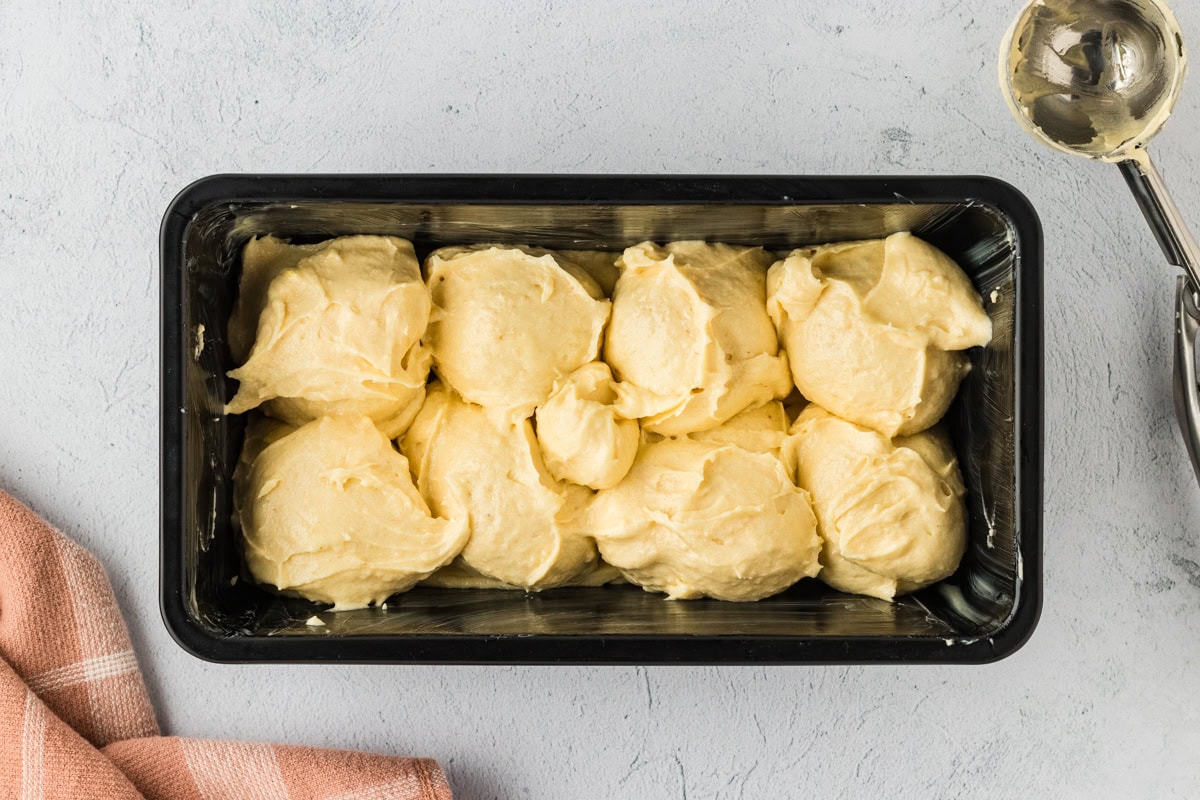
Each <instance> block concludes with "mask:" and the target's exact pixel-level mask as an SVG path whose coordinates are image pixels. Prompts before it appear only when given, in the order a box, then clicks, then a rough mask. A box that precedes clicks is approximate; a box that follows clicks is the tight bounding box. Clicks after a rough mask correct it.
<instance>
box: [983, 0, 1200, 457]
mask: <svg viewBox="0 0 1200 800" xmlns="http://www.w3.org/2000/svg"><path fill="white" fill-rule="evenodd" d="M1186 72H1187V57H1186V55H1185V54H1184V49H1183V35H1182V33H1181V32H1180V29H1179V23H1178V22H1176V20H1175V16H1174V15H1173V14H1172V13H1171V11H1170V9H1168V8H1167V7H1166V6H1165V5H1163V4H1162V3H1161V2H1159V0H1034V1H1033V2H1032V3H1030V4H1029V5H1028V6H1027V7H1026V8H1025V9H1024V10H1023V11H1022V12H1021V13H1020V15H1019V16H1018V17H1017V19H1016V21H1015V22H1014V23H1013V26H1012V28H1010V29H1009V32H1008V35H1007V36H1006V37H1005V39H1004V42H1003V44H1002V45H1001V48H1000V86H1001V89H1002V90H1003V93H1004V96H1005V99H1006V100H1007V101H1008V105H1009V108H1010V109H1011V110H1012V112H1013V115H1014V116H1015V117H1016V118H1017V121H1018V122H1020V123H1021V125H1022V126H1024V127H1025V129H1026V130H1027V131H1029V132H1030V133H1031V134H1033V136H1035V137H1036V138H1038V139H1040V140H1041V141H1042V142H1043V143H1045V144H1047V145H1049V146H1050V147H1052V148H1054V149H1055V150H1061V151H1063V152H1065V153H1072V154H1075V155H1081V156H1086V157H1088V158H1094V159H1099V160H1101V161H1110V162H1116V163H1117V165H1118V166H1119V167H1120V169H1121V172H1122V174H1123V175H1124V176H1125V181H1126V183H1128V185H1129V188H1130V190H1131V191H1132V192H1133V195H1134V197H1135V198H1136V200H1137V203H1138V206H1139V207H1140V208H1141V210H1142V215H1143V216H1145V218H1146V221H1147V222H1148V223H1150V228H1151V230H1153V231H1154V235H1155V238H1157V239H1158V243H1159V245H1160V246H1161V247H1162V250H1163V253H1164V254H1165V255H1166V257H1167V261H1169V262H1170V263H1172V264H1174V265H1176V266H1179V267H1183V268H1184V270H1185V271H1186V273H1187V276H1186V277H1181V278H1179V280H1178V287H1177V290H1176V313H1175V409H1176V413H1177V415H1178V417H1179V424H1180V428H1181V429H1182V431H1183V434H1184V443H1185V444H1186V445H1187V449H1188V455H1189V456H1190V457H1191V460H1192V467H1193V469H1194V470H1195V472H1196V476H1197V479H1198V480H1200V392H1198V387H1197V376H1196V358H1195V356H1196V333H1197V330H1200V309H1198V304H1197V296H1196V287H1200V247H1198V246H1197V244H1196V240H1195V238H1194V237H1193V236H1192V234H1191V231H1189V230H1188V227H1187V224H1186V223H1185V222H1184V220H1183V217H1182V215H1181V214H1180V213H1179V209H1178V208H1177V207H1176V205H1175V203H1174V202H1173V201H1172V200H1171V196H1170V194H1169V193H1168V192H1167V187H1166V184H1165V183H1163V179H1162V176H1161V175H1160V174H1159V172H1158V170H1157V169H1156V168H1155V166H1154V163H1153V162H1152V161H1151V160H1150V156H1149V154H1148V153H1147V152H1146V149H1145V148H1146V144H1147V143H1148V142H1149V141H1150V139H1151V138H1153V137H1154V135H1155V134H1157V133H1158V132H1159V130H1161V129H1162V126H1163V125H1164V124H1165V123H1166V121H1167V117H1169V116H1170V115H1171V110H1172V109H1173V108H1174V106H1175V101H1176V100H1177V99H1178V97H1179V92H1180V89H1181V87H1182V85H1183V78H1184V75H1185V73H1186Z"/></svg>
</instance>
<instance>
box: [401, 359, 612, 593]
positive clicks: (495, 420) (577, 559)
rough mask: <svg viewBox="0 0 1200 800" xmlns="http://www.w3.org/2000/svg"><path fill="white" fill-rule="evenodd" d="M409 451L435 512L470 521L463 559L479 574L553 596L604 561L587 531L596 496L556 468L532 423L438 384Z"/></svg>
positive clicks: (407, 442) (412, 431)
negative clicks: (584, 524)
mask: <svg viewBox="0 0 1200 800" xmlns="http://www.w3.org/2000/svg"><path fill="white" fill-rule="evenodd" d="M401 449H402V451H403V452H404V454H405V455H407V456H408V458H409V461H410V463H411V464H412V469H413V473H414V474H415V475H416V478H417V486H418V487H419V488H420V491H421V494H422V495H423V496H424V497H425V499H426V500H427V501H428V503H429V506H430V508H432V509H433V510H434V512H435V513H437V514H438V515H439V516H443V517H448V518H450V519H455V520H464V521H467V522H468V523H469V525H470V540H469V541H468V542H467V545H466V547H465V548H463V552H462V559H461V560H462V563H463V564H464V565H466V566H467V567H469V568H470V569H472V570H475V571H476V572H479V573H481V574H482V575H485V576H487V577H489V578H495V579H496V580H498V581H500V582H501V583H507V584H510V585H512V586H519V587H521V588H523V589H549V588H552V587H555V586H562V585H564V584H567V583H570V582H571V581H573V580H574V579H575V578H577V577H578V576H580V575H582V574H583V573H585V572H586V571H587V570H588V569H589V568H590V567H591V566H592V565H593V563H594V562H595V561H596V546H595V543H594V542H593V541H592V540H591V538H590V537H588V536H587V535H586V534H585V533H584V532H583V531H582V528H581V527H580V524H579V522H580V514H581V513H582V512H583V510H584V509H585V507H586V505H587V502H588V500H589V499H590V498H591V492H590V491H588V490H587V489H585V488H584V487H582V486H575V485H572V484H567V483H562V482H560V481H557V480H555V479H554V477H553V476H552V475H551V474H550V473H549V472H548V471H547V470H546V466H545V464H544V463H543V461H542V455H541V451H540V450H539V449H538V444H537V439H536V438H535V437H534V433H533V426H532V425H531V424H530V422H529V420H528V419H523V420H520V421H518V422H512V421H510V420H509V419H508V418H507V417H506V416H505V415H503V414H499V413H491V412H489V411H488V410H486V409H484V408H482V407H481V406H477V405H474V404H472V403H467V402H464V401H463V400H462V399H461V398H460V397H458V396H457V395H456V394H454V393H453V392H452V391H450V390H449V389H447V388H446V386H445V385H444V384H442V383H440V382H437V381H434V382H431V383H430V385H429V394H428V397H427V398H426V400H425V405H424V406H422V407H421V411H420V413H419V414H418V415H417V418H416V419H415V420H414V421H413V424H412V426H411V427H410V428H409V430H408V432H407V433H406V434H405V436H404V439H403V440H402V441H401Z"/></svg>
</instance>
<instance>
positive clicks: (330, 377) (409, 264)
mask: <svg viewBox="0 0 1200 800" xmlns="http://www.w3.org/2000/svg"><path fill="white" fill-rule="evenodd" d="M243 264H244V267H243V268H244V270H245V275H246V276H248V277H246V278H245V279H244V280H243V289H244V291H245V292H246V294H245V296H244V297H243V298H242V302H241V304H240V305H239V308H238V311H237V313H236V314H235V318H234V323H231V327H230V338H231V347H232V346H234V344H233V343H234V342H236V343H238V344H237V346H238V347H241V346H244V344H245V330H246V328H245V324H246V323H247V321H248V320H249V319H250V318H252V317H253V314H252V312H251V311H250V309H251V308H253V307H254V306H255V305H256V304H257V297H258V296H259V294H260V291H261V287H262V284H263V282H264V281H267V282H268V288H267V290H266V299H265V304H264V305H263V307H262V310H261V314H260V315H259V317H258V325H257V333H256V336H255V339H254V344H253V347H252V348H251V350H250V353H249V357H248V359H247V360H246V363H245V364H243V365H242V366H241V367H239V368H238V369H235V370H233V371H232V372H230V373H229V374H230V376H231V377H233V378H236V379H237V380H238V381H239V387H238V392H237V394H236V395H235V396H234V398H233V399H232V400H231V401H230V402H229V405H228V406H227V407H226V411H227V412H228V413H230V414H239V413H243V412H245V411H249V410H250V409H253V408H257V407H258V406H259V405H261V404H264V403H265V404H266V405H265V409H266V411H267V413H269V414H270V415H271V416H274V417H277V418H279V419H282V420H284V421H286V422H289V423H291V424H293V425H302V424H304V423H305V422H308V421H310V420H313V419H316V418H318V417H321V416H323V415H328V414H342V415H351V416H358V415H362V416H368V417H370V418H371V419H373V420H374V421H375V422H376V424H377V425H379V427H380V429H381V430H383V431H384V432H385V433H386V434H387V435H388V436H390V437H395V436H397V435H399V434H400V433H401V432H403V431H404V429H405V428H406V427H407V426H408V424H409V422H411V421H412V418H413V416H415V415H416V412H417V409H418V408H420V404H421V400H422V399H423V397H424V393H425V380H426V378H427V376H428V373H429V366H430V355H429V353H428V351H426V350H425V349H424V348H423V347H422V346H421V344H420V341H419V340H420V338H421V336H422V335H424V333H425V328H426V324H427V322H428V320H429V311H430V303H429V292H428V290H427V289H426V288H425V284H424V283H423V282H422V281H421V274H420V270H419V268H418V265H417V260H416V256H415V254H414V253H413V249H412V244H411V243H409V242H408V241H406V240H404V239H397V238H394V237H383V236H347V237H343V238H340V239H333V240H331V241H328V242H324V243H322V244H319V245H311V246H302V247H294V246H292V245H286V244H283V243H281V242H279V241H278V240H272V239H270V237H268V238H267V239H263V240H257V241H251V242H250V243H249V244H248V245H247V246H246V249H245V252H244V254H243ZM275 270H279V271H277V272H275ZM273 272H274V274H273V275H272V273H273ZM268 279H269V281H268Z"/></svg>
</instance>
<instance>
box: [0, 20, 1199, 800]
mask: <svg viewBox="0 0 1200 800" xmlns="http://www.w3.org/2000/svg"><path fill="white" fill-rule="evenodd" d="M343 6H344V7H343ZM351 6H353V7H351ZM651 6H653V7H651ZM1175 6H1176V11H1177V13H1178V16H1179V17H1180V20H1181V22H1182V24H1183V26H1184V30H1185V31H1186V32H1187V33H1188V34H1190V35H1191V36H1192V37H1193V39H1192V40H1193V41H1200V2H1198V1H1197V0H1187V2H1183V0H1180V1H1179V2H1177V3H1175ZM1016 11H1017V3H1014V2H1007V1H1006V2H1003V3H994V2H984V0H972V2H960V1H959V0H941V1H940V2H905V3H891V2H885V0H858V1H857V2H838V3H795V2H782V1H774V0H773V1H772V2H762V1H761V0H760V1H759V2H751V1H750V0H747V1H746V2H711V3H707V4H700V3H682V2H666V1H665V0H664V1H663V2H657V3H654V4H647V3H642V2H630V1H628V0H624V1H622V2H590V3H572V4H567V3H556V2H552V0H545V1H544V2H536V3H535V2H526V3H522V2H511V1H510V2H491V3H471V2H443V3H423V4H419V3H390V4H389V3H379V4H375V5H370V4H329V3H324V2H291V3H286V4H285V3H279V4H267V3H245V2H214V3H191V2H185V3H170V2H160V3H140V4H135V3H120V2H116V0H97V2H88V3H78V2H76V3H72V2H60V3H44V2H33V1H32V0H0V109H2V113H0V309H2V311H0V486H3V487H5V488H6V489H8V490H10V491H11V492H13V493H14V494H16V495H17V496H18V497H19V498H21V499H22V500H24V501H25V502H27V503H29V504H30V505H32V506H33V507H34V508H35V509H37V510H38V511H39V512H41V513H42V514H43V515H45V516H46V517H48V518H49V519H50V520H52V521H53V522H54V523H56V524H57V525H58V526H60V527H61V528H62V529H64V530H65V531H67V532H68V533H69V534H70V535H72V536H74V537H75V538H76V539H78V540H79V541H81V542H82V543H83V544H85V545H86V546H87V547H89V548H91V549H92V550H93V551H94V552H95V553H96V554H97V555H98V556H99V557H100V558H101V559H102V561H103V562H104V564H105V565H106V566H107V568H108V571H109V574H110V575H111V576H112V580H113V583H114V585H115V586H116V590H117V593H118V596H119V598H120V601H121V605H122V608H123V610H124V612H125V614H126V617H127V619H128V620H129V624H130V627H131V629H132V633H133V638H134V642H135V644H136V646H137V648H138V651H139V655H140V658H141V663H142V666H143V668H144V670H145V673H146V678H147V681H148V682H149V685H150V690H151V693H152V695H153V697H154V699H155V701H156V703H157V706H158V709H159V713H160V716H161V720H162V723H163V725H164V727H165V729H166V730H167V731H168V732H171V733H175V734H181V735H188V736H204V737H241V738H246V739H255V740H280V741H285V742H296V743H312V744H320V745H327V746H333V747H347V748H366V749H370V750H376V751H382V752H388V753H403V754H419V755H427V756H433V757H436V758H438V759H441V761H442V763H443V764H444V765H445V766H446V768H447V770H448V771H449V775H450V779H451V781H452V783H453V785H454V787H455V789H456V791H457V793H458V796H459V797H460V798H476V799H483V798H493V797H496V798H526V797H528V798H577V797H653V798H658V797H664V798H691V799H692V800H695V799H696V798H741V797H751V798H755V797H783V796H796V797H808V796H811V797H843V796H845V797H850V796H882V797H891V798H928V797H935V796H936V797H1021V796H1034V797H1037V796H1054V797H1093V796H1114V797H1115V796H1142V797H1194V796H1196V792H1197V791H1200V790H1198V789H1197V782H1196V777H1197V774H1196V773H1197V771H1198V770H1200V760H1198V758H1197V756H1198V755H1200V702H1198V700H1197V696H1198V695H1200V661H1198V659H1197V656H1198V655H1200V563H1198V562H1200V543H1198V541H1197V538H1198V536H1197V533H1198V529H1200V525H1198V523H1200V489H1198V488H1197V485H1196V481H1195V479H1194V477H1193V476H1192V474H1191V471H1190V469H1189V467H1188V465H1187V462H1186V461H1185V458H1184V455H1183V449H1182V446H1181V444H1180V440H1179V437H1178V435H1177V433H1176V430H1175V425H1174V421H1173V416H1172V407H1171V402H1170V385H1169V369H1170V351H1169V341H1170V340H1169V334H1170V330H1171V318H1172V308H1171V302H1172V291H1173V282H1174V281H1173V270H1172V268H1170V267H1168V266H1167V265H1166V264H1165V263H1164V262H1163V259H1162V257H1161V255H1160V253H1159V251H1158V249H1157V247H1156V245H1155V243H1154V241H1153V239H1152V238H1151V236H1150V234H1149V232H1148V231H1147V229H1146V227H1145V226H1144V224H1143V223H1142V221H1141V219H1140V217H1139V216H1138V212H1137V210H1136V208H1135V206H1134V204H1133V201H1132V200H1131V198H1130V197H1129V196H1128V195H1127V193H1126V190H1125V187H1124V185H1123V183H1122V180H1121V177H1120V175H1119V174H1118V172H1117V170H1116V169H1115V168H1113V167H1109V166H1104V165H1100V164H1091V163H1088V162H1085V161H1083V160H1079V159H1071V158H1068V157H1066V156H1062V155H1058V154H1056V153H1053V152H1051V151H1049V150H1047V149H1043V148H1041V147H1040V146H1038V145H1036V144H1034V143H1033V142H1032V140H1030V139H1027V138H1026V137H1025V135H1024V134H1023V133H1022V132H1021V131H1020V129H1019V128H1018V127H1017V125H1016V123H1015V122H1014V121H1013V120H1012V119H1011V118H1010V116H1009V112H1008V110H1007V109H1006V108H1005V106H1004V103H1003V102H1002V100H1001V97H1000V95H999V93H998V90H997V86H996V67H995V60H996V52H997V47H998V41H999V38H1000V36H1001V34H1002V33H1003V32H1004V30H1005V28H1006V27H1007V25H1008V23H1009V22H1010V20H1011V19H1012V17H1013V16H1014V15H1015V13H1016ZM1198 126H1200V86H1197V85H1193V86H1191V87H1190V88H1189V89H1188V90H1186V91H1185V94H1184V97H1183V100H1182V102H1181V103H1180V108H1179V109H1178V110H1177V112H1176V115H1175V117H1174V119H1173V120H1172V122H1171V124H1170V126H1169V127H1168V129H1167V131H1166V133H1165V134H1164V135H1163V136H1162V137H1161V139H1160V141H1158V142H1156V145H1155V153H1156V155H1157V157H1158V159H1159V161H1160V163H1161V166H1162V169H1163V171H1164V172H1165V174H1166V178H1167V180H1168V182H1169V183H1170V184H1171V186H1172V187H1173V188H1174V191H1175V192H1176V193H1177V198H1178V201H1179V203H1180V205H1181V206H1182V207H1183V208H1184V210H1185V211H1186V212H1189V213H1190V216H1191V218H1192V219H1193V220H1194V221H1195V224H1196V225H1197V226H1198V227H1200V144H1197V140H1196V138H1195V137H1194V134H1193V132H1194V131H1195V130H1197V127H1198ZM410 170H411V171H421V170H429V171H495V172H507V171H532V172H644V173H656V172H715V173H756V172H763V173H768V172H769V173H983V174H989V175H994V176H997V177H1000V178H1003V179H1005V180H1008V181H1010V182H1012V183H1013V184H1015V185H1016V186H1017V187H1019V188H1020V189H1021V190H1023V191H1024V192H1026V193H1027V194H1028V196H1029V197H1030V199H1031V200H1032V201H1033V203H1034V205H1035V206H1036V207H1037V209H1038V210H1039V212H1040V213H1041V216H1042V221H1043V224H1044V226H1045V234H1046V270H1045V284H1046V445H1045V446H1046V451H1045V454H1046V506H1045V512H1046V517H1045V521H1046V539H1045V547H1046V570H1045V610H1044V613H1043V615H1042V621H1041V625H1040V627H1039V628H1038V630H1037V632H1036V633H1035V634H1034V636H1033V639H1032V640H1031V641H1030V642H1029V644H1028V645H1027V646H1026V647H1025V648H1024V649H1023V650H1021V651H1020V652H1019V653H1017V654H1016V655H1014V656H1013V657H1011V658H1009V659H1008V660H1006V661H1004V662H1001V663H999V664H997V665H993V666H988V667H982V668H945V667H918V668H914V667H907V668H882V667H877V668H866V669H864V668H769V669H762V668H719V669H714V668H653V669H634V668H602V669H589V668H490V669H484V668H473V667H472V668H467V667H459V668H454V667H436V668H435V667H338V666H246V667H229V666H217V665H212V664H207V663H203V662H201V661H198V660H196V659H194V658H192V657H191V656H189V655H187V654H186V653H184V652H183V651H182V650H181V649H179V648H178V647H177V646H176V645H175V644H174V643H173V642H172V641H171V640H170V638H169V637H168V635H167V632H166V630H165V628H164V627H163V624H162V622H161V621H160V619H159V614H158V604H157V599H156V595H157V557H158V554H157V536H158V527H157V526H158V502H157V496H158V483H159V482H158V471H157V470H158V455H157V454H158V450H157V448H158V433H157V431H158V375H159V358H158V324H159V322H158V285H159V278H158V256H157V233H158V223H159V219H160V216H161V214H162V212H163V209H164V208H165V206H166V204H167V202H168V201H169V200H170V198H171V197H172V196H173V195H174V194H175V193H176V192H177V191H178V190H179V189H180V188H182V187H183V186H184V185H186V184H187V183H189V182H190V181H192V180H193V179H195V178H198V177H201V176H203V175H206V174H208V173H213V172H227V171H267V172H306V171H324V172H337V171H364V172H374V171H385V172H386V171H410Z"/></svg>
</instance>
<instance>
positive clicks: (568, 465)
mask: <svg viewBox="0 0 1200 800" xmlns="http://www.w3.org/2000/svg"><path fill="white" fill-rule="evenodd" d="M616 398H617V393H616V392H615V391H613V380H612V372H610V371H609V369H608V366H607V365H605V364H604V363H603V362H601V361H593V362H592V363H590V364H585V365H584V366H582V367H580V368H579V369H577V370H575V371H574V372H572V373H571V374H570V375H568V376H567V377H566V378H565V379H564V380H563V381H561V382H560V383H559V384H558V385H557V386H556V387H555V389H554V392H553V393H552V394H551V395H550V398H549V399H548V400H546V402H545V403H543V404H542V405H541V406H539V407H538V410H537V413H536V415H535V416H534V420H535V422H536V424H537V438H538V443H539V444H540V445H541V448H542V455H543V456H544V457H545V460H546V467H547V469H549V470H550V473H551V474H552V475H554V477H556V478H558V479H559V480H563V481H570V482H572V483H578V484H580V485H581V486H590V487H591V488H593V489H607V488H609V487H611V486H615V485H616V484H617V482H619V481H620V480H621V478H623V477H625V473H627V472H629V468H630V466H632V465H633V458H634V456H636V455H637V449H638V424H637V421H636V420H631V419H624V418H623V417H621V416H620V415H618V414H617V412H616V409H615V408H614V407H613V402H614V401H615V400H616Z"/></svg>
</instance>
